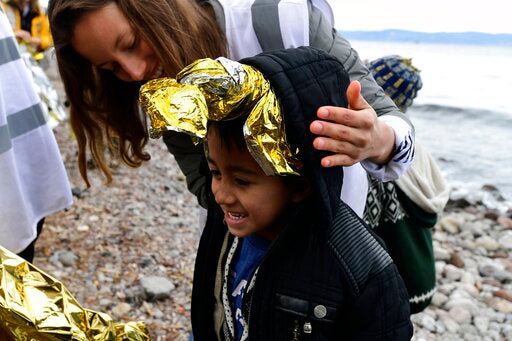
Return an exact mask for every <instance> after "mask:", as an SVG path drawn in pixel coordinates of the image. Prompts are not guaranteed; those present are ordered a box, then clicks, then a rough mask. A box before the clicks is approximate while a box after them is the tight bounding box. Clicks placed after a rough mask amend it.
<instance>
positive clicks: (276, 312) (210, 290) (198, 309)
mask: <svg viewBox="0 0 512 341" xmlns="http://www.w3.org/2000/svg"><path fill="white" fill-rule="evenodd" d="M242 62H243V63H245V64H250V65H252V66H255V67H256V68H258V69H259V70H260V71H262V72H263V74H265V76H266V77H267V78H268V79H269V80H270V82H271V84H272V86H273V88H274V90H275V91H276V94H277V96H278V97H279V98H280V100H281V105H282V107H283V112H284V118H285V125H286V133H287V138H288V142H289V143H290V144H291V145H292V147H299V150H300V154H299V159H300V160H301V161H303V163H304V165H305V168H304V171H305V173H306V176H308V178H309V179H310V180H311V181H312V182H313V183H314V187H315V194H314V195H313V196H312V197H311V198H310V199H309V200H308V201H306V202H303V203H301V204H300V205H299V206H298V207H296V208H295V210H294V213H293V214H292V215H291V216H290V219H289V221H288V226H287V227H286V228H285V230H284V231H283V232H282V233H281V234H280V235H279V237H278V238H277V239H276V240H275V241H274V242H273V243H272V245H271V246H270V250H269V251H268V254H267V255H266V256H265V258H264V259H263V261H262V263H261V265H260V267H259V271H258V277H257V280H256V284H255V286H254V288H253V290H252V291H251V297H252V299H251V300H250V304H248V305H247V309H248V311H247V312H246V314H245V317H246V320H247V322H248V324H249V340H262V341H263V340H264V341H268V340H279V341H281V340H393V341H396V340H409V339H410V338H411V336H412V325H411V322H410V319H409V303H408V297H407V292H406V289H405V287H404V284H403V282H402V279H401V278H400V276H399V274H398V272H397V270H396V267H395V265H394V264H393V262H392V260H391V258H390V257H389V255H388V254H387V252H386V251H385V249H384V248H383V247H382V245H381V244H380V242H379V241H378V238H377V237H376V236H375V235H373V233H372V232H371V231H370V230H369V229H368V228H367V227H366V225H365V224H364V223H363V222H362V221H361V219H359V217H358V216H357V215H356V214H355V213H354V212H353V211H352V210H351V209H350V208H349V207H348V206H347V205H346V204H344V203H343V202H341V201H340V199H339V194H340V189H341V185H342V184H341V180H342V178H343V177H342V173H341V172H342V171H341V168H331V169H325V168H322V167H321V166H320V163H319V158H320V157H321V155H319V153H318V152H316V151H314V150H313V148H312V143H311V140H312V136H311V134H310V133H309V128H308V127H309V124H310V122H311V121H312V120H314V119H315V116H316V109H317V108H318V107H319V106H321V105H336V106H346V99H345V97H344V93H345V89H346V87H347V86H348V82H349V80H348V76H347V74H346V72H345V70H344V68H343V66H342V65H341V63H340V62H339V61H338V60H337V59H335V58H333V57H331V56H329V55H327V54H326V53H324V52H322V51H320V50H316V49H313V48H299V49H292V50H279V51H274V52H269V53H263V54H260V55H258V56H256V57H252V58H248V59H245V60H242ZM292 150H294V149H292ZM222 219H223V213H222V211H221V210H220V208H219V207H218V205H216V204H215V203H214V202H213V200H211V204H210V205H209V210H208V221H207V224H206V227H205V229H204V232H203V235H202V237H201V242H200V245H199V251H198V254H197V258H196V266H195V272H194V286H193V296H192V327H193V331H194V339H195V340H196V341H202V340H207V341H210V340H215V339H216V335H217V334H216V331H215V328H214V322H213V321H214V309H215V304H216V300H215V295H214V291H215V281H216V273H217V266H218V260H219V257H221V249H222V245H223V242H224V239H225V236H226V232H227V230H226V226H225V225H224V224H223V223H222ZM218 307H219V306H218V305H217V308H218Z"/></svg>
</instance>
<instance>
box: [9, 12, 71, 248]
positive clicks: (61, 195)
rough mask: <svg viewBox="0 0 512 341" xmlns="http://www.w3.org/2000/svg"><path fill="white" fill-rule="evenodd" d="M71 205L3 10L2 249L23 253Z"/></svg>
mask: <svg viewBox="0 0 512 341" xmlns="http://www.w3.org/2000/svg"><path fill="white" fill-rule="evenodd" d="M71 203H72V196H71V189H70V186H69V182H68V179H67V174H66V171H65V169H64V164H63V162H62V159H61V156H60V152H59V149H58V146H57V143H56V141H55V137H54V136H53V132H52V130H51V128H50V127H49V126H48V125H47V123H46V117H45V116H44V114H43V111H42V109H41V105H40V100H39V97H38V96H37V94H36V92H35V90H34V87H33V84H32V79H31V78H30V75H29V71H28V70H27V68H26V66H25V64H24V62H23V60H22V59H20V55H19V52H18V48H17V44H16V41H15V40H14V37H13V32H12V29H11V26H10V24H9V22H8V20H7V17H6V15H5V13H4V12H3V11H2V10H0V245H2V246H4V247H6V248H8V249H9V250H11V251H13V252H16V253H17V252H20V251H22V250H23V249H25V248H26V247H27V246H28V245H29V244H30V243H31V242H32V241H33V240H34V238H35V237H36V223H37V222H38V221H39V220H40V219H41V218H43V217H45V216H47V215H49V214H52V213H55V212H57V211H59V210H62V209H64V208H66V207H69V206H70V205H71Z"/></svg>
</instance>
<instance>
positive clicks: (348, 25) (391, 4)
mask: <svg viewBox="0 0 512 341" xmlns="http://www.w3.org/2000/svg"><path fill="white" fill-rule="evenodd" d="M329 3H330V4H331V6H332V7H333V10H334V16H335V20H336V27H337V28H338V29H340V30H342V31H343V30H346V31H354V30H361V31H374V30H383V29H393V28H394V29H403V30H410V31H420V32H466V31H476V32H486V33H512V1H511V0H466V1H464V0H422V1H415V0H329Z"/></svg>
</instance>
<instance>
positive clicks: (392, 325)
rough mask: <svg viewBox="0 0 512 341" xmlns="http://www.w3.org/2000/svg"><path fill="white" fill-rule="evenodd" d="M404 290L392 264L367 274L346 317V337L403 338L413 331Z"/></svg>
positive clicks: (366, 339)
mask: <svg viewBox="0 0 512 341" xmlns="http://www.w3.org/2000/svg"><path fill="white" fill-rule="evenodd" d="M409 309H410V308H409V298H408V295H407V290H406V289H405V285H404V283H403V281H402V278H401V277H400V275H399V274H398V271H397V269H396V266H395V265H394V264H390V265H388V266H387V267H386V268H385V269H384V270H383V271H382V272H381V273H379V274H378V275H375V276H373V277H371V278H370V279H369V280H368V282H367V283H366V286H365V287H364V288H363V289H362V292H361V294H360V296H359V297H358V299H357V300H356V302H355V304H354V306H353V309H352V311H351V312H350V314H349V316H348V318H349V319H350V323H348V324H347V325H348V326H351V327H350V328H351V329H350V331H349V335H350V336H349V338H348V339H349V340H353V341H356V340H357V341H370V340H371V341H375V340H389V341H402V340H403V341H405V340H410V339H411V337H412V335H413V327H412V323H411V320H410V310H409Z"/></svg>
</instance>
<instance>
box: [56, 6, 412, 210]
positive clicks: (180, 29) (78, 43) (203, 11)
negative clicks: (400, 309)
mask: <svg viewBox="0 0 512 341" xmlns="http://www.w3.org/2000/svg"><path fill="white" fill-rule="evenodd" d="M232 3H233V1H225V0H206V1H205V0H203V1H200V0H197V1H193V0H152V1H141V0H123V1H113V0H51V1H50V4H49V9H48V10H49V18H50V25H51V29H52V35H53V37H54V41H55V47H56V55H57V61H58V66H59V70H60V74H61V77H62V80H63V82H64V86H65V90H66V93H67V95H68V98H69V101H70V103H71V124H72V127H73V130H74V132H75V134H76V137H77V141H78V145H79V160H78V161H79V167H80V171H81V174H82V177H83V178H84V180H85V181H86V182H87V183H88V181H87V170H86V159H87V155H86V154H87V149H88V150H89V152H90V153H91V155H92V158H93V160H94V161H95V163H96V164H97V166H98V167H99V168H100V169H101V170H102V172H103V173H104V174H105V176H106V178H107V180H108V181H110V180H111V174H110V171H109V168H108V166H107V164H106V162H105V151H106V149H107V147H109V148H111V149H112V150H114V151H115V152H116V154H118V155H119V156H120V157H121V159H122V160H123V161H124V162H125V163H126V164H128V165H129V166H134V167H135V166H139V165H141V164H142V162H144V161H147V160H149V158H150V156H149V155H148V154H147V153H146V152H145V151H144V146H145V144H146V143H147V141H148V132H147V125H146V118H145V116H144V114H143V113H141V111H140V110H139V106H138V92H139V88H140V86H141V84H143V83H144V82H145V81H148V80H150V79H153V78H158V77H162V76H169V77H174V76H175V75H176V73H177V72H178V71H179V70H181V69H182V68H183V67H185V66H186V65H188V64H189V63H191V62H192V61H194V60H196V59H200V58H205V57H210V58H216V57H218V56H229V57H230V58H232V59H238V58H242V57H248V56H252V55H254V54H257V53H259V52H261V51H262V50H270V49H275V48H281V47H295V46H300V45H310V46H314V47H317V48H321V49H323V50H326V51H327V52H329V53H331V54H333V55H335V56H336V57H338V58H339V59H340V60H341V61H342V63H343V64H344V66H345V68H346V69H347V71H348V73H349V75H350V77H351V79H352V80H358V81H359V82H352V84H351V85H350V87H349V90H348V91H347V95H348V99H349V104H350V108H351V109H344V108H335V107H321V108H319V110H318V117H319V120H317V121H314V122H313V123H312V124H311V127H310V129H311V131H312V132H313V133H315V134H316V135H318V137H317V138H316V139H315V141H314V145H315V147H316V148H317V149H320V150H327V151H330V152H333V153H334V154H332V155H329V156H326V157H324V158H323V159H322V164H323V165H324V166H326V167H332V166H339V165H341V166H346V167H344V172H343V176H344V186H343V190H342V198H343V199H344V200H345V201H346V202H347V203H348V204H349V205H350V206H351V207H352V208H353V209H354V210H355V211H356V212H357V213H359V214H360V215H361V214H362V211H363V209H364V203H365V197H366V192H367V191H366V188H367V180H366V179H367V177H366V173H365V171H364V170H366V171H368V172H369V173H370V174H372V175H374V176H375V177H377V178H379V179H381V180H390V179H396V178H397V177H398V176H399V175H400V174H402V173H403V172H404V171H405V170H406V169H407V167H408V165H409V164H410V162H411V160H412V156H413V153H414V147H413V145H414V143H413V141H414V129H413V127H412V125H411V124H410V122H409V121H408V119H407V118H406V117H405V116H404V115H403V114H402V113H401V112H400V111H399V110H398V109H397V108H396V106H395V105H394V104H393V102H392V101H391V100H390V99H389V98H388V97H386V96H385V95H384V92H383V91H382V89H381V88H380V87H379V86H378V85H377V84H376V83H375V81H374V80H373V78H372V76H371V75H370V74H369V72H368V70H367V69H366V67H365V66H364V64H363V63H362V61H361V60H360V59H359V57H358V55H357V53H356V52H355V51H354V50H353V49H352V48H351V47H350V44H349V43H348V42H347V41H346V40H344V39H343V38H342V37H341V36H340V35H339V34H337V33H336V31H335V30H334V29H333V24H332V11H331V9H330V6H329V5H328V3H327V2H326V1H325V0H316V1H314V0H309V1H307V0H303V1H293V2H291V1H284V0H281V1H279V0H275V1H268V0H265V1H262V0H241V1H237V2H236V6H233V5H232ZM308 32H309V34H308ZM361 94H362V96H361ZM363 97H364V98H365V99H366V100H365V99H363ZM366 101H368V103H369V104H368V103H367V102H366ZM377 115H378V116H379V118H377ZM164 141H165V143H166V144H167V146H168V148H169V150H170V151H171V153H173V155H174V157H175V158H176V160H177V162H178V164H179V166H180V168H181V170H182V171H183V173H184V174H185V176H186V178H187V185H188V187H189V189H190V190H191V191H192V193H194V194H195V195H196V196H197V197H198V200H199V203H200V204H202V205H203V206H205V201H206V188H207V186H205V183H206V178H207V176H206V174H207V172H208V169H207V167H206V164H205V162H204V156H203V150H202V147H201V146H198V147H195V146H193V145H192V143H191V142H190V139H189V138H188V136H185V135H181V134H179V133H176V132H168V133H167V135H166V136H164ZM349 166H350V167H349ZM363 167H364V169H363ZM340 176H341V175H340Z"/></svg>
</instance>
